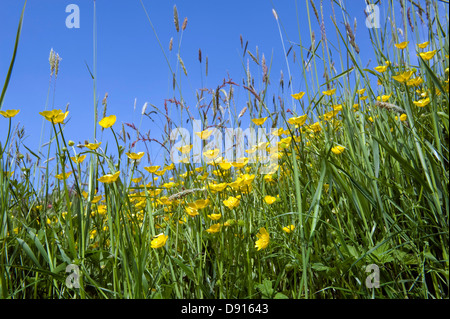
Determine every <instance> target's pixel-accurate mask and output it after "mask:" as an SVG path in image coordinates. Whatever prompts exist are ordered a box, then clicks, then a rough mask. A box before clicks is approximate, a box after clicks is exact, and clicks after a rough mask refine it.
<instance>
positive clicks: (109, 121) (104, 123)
mask: <svg viewBox="0 0 450 319" xmlns="http://www.w3.org/2000/svg"><path fill="white" fill-rule="evenodd" d="M114 123H116V116H115V115H110V116H107V117H104V118H103V119H102V120H101V121H100V122H98V124H100V126H101V127H103V128H110V127H111V126H113V125H114Z"/></svg>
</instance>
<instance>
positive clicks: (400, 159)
mask: <svg viewBox="0 0 450 319" xmlns="http://www.w3.org/2000/svg"><path fill="white" fill-rule="evenodd" d="M372 137H373V138H374V139H376V140H377V142H378V143H379V144H380V145H381V146H382V147H383V148H384V149H385V150H386V151H387V152H388V153H389V154H390V155H391V156H392V157H393V158H395V159H396V160H397V161H398V162H399V163H400V164H401V167H402V168H403V169H404V170H406V171H408V172H409V173H410V174H411V175H412V176H413V177H414V179H415V180H416V181H417V182H419V184H420V185H421V186H423V187H425V189H426V190H427V191H428V192H431V190H430V187H429V186H428V184H427V182H425V180H424V178H423V177H422V176H421V175H420V174H419V173H418V172H417V169H415V168H414V167H412V166H411V165H410V164H409V162H408V161H407V160H405V159H404V158H403V157H402V156H401V155H400V154H399V153H397V152H396V151H395V150H394V149H393V148H392V147H390V146H389V145H388V144H387V143H386V142H384V141H383V140H381V139H380V138H378V137H376V136H375V135H374V136H372Z"/></svg>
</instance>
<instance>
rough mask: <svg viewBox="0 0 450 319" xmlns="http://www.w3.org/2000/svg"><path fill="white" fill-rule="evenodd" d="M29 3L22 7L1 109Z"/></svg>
mask: <svg viewBox="0 0 450 319" xmlns="http://www.w3.org/2000/svg"><path fill="white" fill-rule="evenodd" d="M26 5H27V1H25V4H24V5H23V8H22V14H21V15H20V20H19V26H18V27H17V33H16V42H15V43H14V51H13V56H12V58H11V63H10V64H9V69H8V73H7V74H6V79H5V84H4V85H3V90H2V94H1V95H0V110H1V109H2V104H3V98H4V97H5V93H6V89H7V88H8V84H9V80H10V79H11V73H12V70H13V67H14V62H15V61H16V55H17V48H18V47H19V39H20V33H21V32H22V24H23V14H24V13H25V6H26Z"/></svg>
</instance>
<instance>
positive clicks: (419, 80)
mask: <svg viewBox="0 0 450 319" xmlns="http://www.w3.org/2000/svg"><path fill="white" fill-rule="evenodd" d="M422 83H423V79H422V77H420V76H418V77H415V78H412V79H410V80H408V81H407V82H406V85H408V86H420V85H421V84H422Z"/></svg>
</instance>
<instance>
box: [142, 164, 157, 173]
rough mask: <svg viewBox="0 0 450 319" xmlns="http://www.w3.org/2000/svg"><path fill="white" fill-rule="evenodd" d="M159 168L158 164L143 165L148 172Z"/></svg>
mask: <svg viewBox="0 0 450 319" xmlns="http://www.w3.org/2000/svg"><path fill="white" fill-rule="evenodd" d="M159 168H160V166H158V165H157V166H147V167H144V169H145V170H146V171H147V172H149V173H155V172H156V171H157V170H158V169H159Z"/></svg>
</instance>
